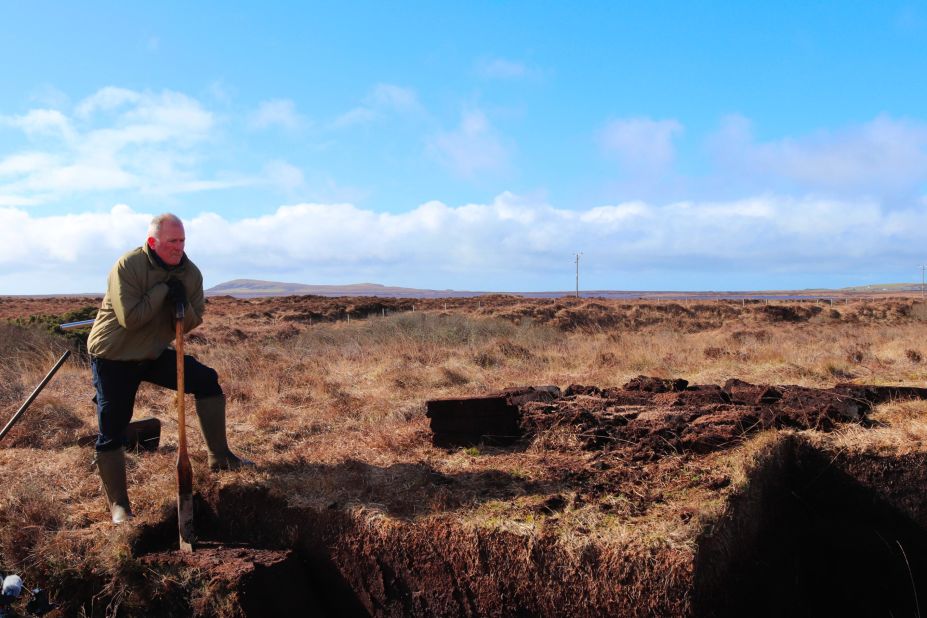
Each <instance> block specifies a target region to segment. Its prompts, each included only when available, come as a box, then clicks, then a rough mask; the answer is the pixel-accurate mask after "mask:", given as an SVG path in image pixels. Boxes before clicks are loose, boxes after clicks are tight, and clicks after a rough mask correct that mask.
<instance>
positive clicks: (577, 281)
mask: <svg viewBox="0 0 927 618" xmlns="http://www.w3.org/2000/svg"><path fill="white" fill-rule="evenodd" d="M582 254H583V252H582V251H577V252H576V298H579V256H581V255H582Z"/></svg>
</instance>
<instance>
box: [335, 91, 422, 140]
mask: <svg viewBox="0 0 927 618" xmlns="http://www.w3.org/2000/svg"><path fill="white" fill-rule="evenodd" d="M422 111H423V108H422V105H421V103H419V100H418V95H416V93H415V91H414V90H412V89H411V88H403V87H402V86H397V85H395V84H377V85H376V86H374V87H373V88H372V89H371V90H370V92H369V93H367V96H365V97H364V100H363V103H362V104H361V105H358V106H357V107H355V108H353V109H351V110H348V111H347V112H345V113H344V114H341V115H340V116H338V118H336V119H335V120H334V122H332V127H333V128H336V129H340V128H344V127H349V126H352V125H357V124H365V123H368V122H372V121H374V120H377V119H380V118H383V117H385V116H386V115H387V114H390V113H401V114H416V113H420V112H422Z"/></svg>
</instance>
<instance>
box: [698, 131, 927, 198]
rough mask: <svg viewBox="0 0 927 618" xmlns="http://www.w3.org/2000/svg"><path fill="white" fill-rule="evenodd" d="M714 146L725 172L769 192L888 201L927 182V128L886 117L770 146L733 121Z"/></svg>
mask: <svg viewBox="0 0 927 618" xmlns="http://www.w3.org/2000/svg"><path fill="white" fill-rule="evenodd" d="M710 146H711V150H712V152H713V153H714V154H715V156H716V157H717V158H718V161H719V163H720V165H722V166H723V167H724V168H725V169H728V170H730V171H732V172H733V173H735V174H737V173H743V174H749V175H751V176H752V178H753V180H754V182H755V183H757V184H765V185H767V186H770V185H776V184H777V183H778V184H782V183H787V184H789V185H792V186H794V187H797V188H799V189H802V190H815V191H837V192H853V193H856V194H860V193H862V194H876V195H885V194H895V193H907V192H911V191H916V190H917V189H918V188H919V187H921V186H922V185H923V184H924V183H925V182H927V124H925V123H923V122H918V121H913V120H905V119H895V118H892V117H889V116H885V115H882V116H878V117H876V118H875V119H873V120H872V121H870V122H867V123H865V124H861V125H856V126H850V127H847V128H845V129H843V130H839V131H818V132H816V133H813V134H810V135H804V136H800V137H786V138H783V139H779V140H771V141H765V142H760V141H757V140H756V139H755V138H754V136H753V131H752V126H751V123H750V121H749V120H747V119H745V118H743V117H740V116H730V117H728V118H725V119H724V122H723V123H722V127H721V129H720V130H719V131H718V133H717V134H716V135H715V136H714V137H713V138H712V140H711V143H710Z"/></svg>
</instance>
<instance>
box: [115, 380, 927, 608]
mask: <svg viewBox="0 0 927 618" xmlns="http://www.w3.org/2000/svg"><path fill="white" fill-rule="evenodd" d="M912 398H927V389H912V388H908V389H899V388H889V387H869V386H851V385H838V386H836V387H834V388H830V389H810V388H803V387H797V386H788V385H753V384H749V383H746V382H743V381H740V380H729V381H728V382H727V383H726V384H725V385H724V386H715V385H689V384H688V383H687V382H686V381H685V380H681V379H675V380H661V379H656V378H648V377H645V376H641V377H639V378H636V379H635V380H632V381H631V382H629V383H628V384H626V385H625V386H624V387H622V388H599V387H592V386H581V385H572V386H570V387H568V388H567V389H564V390H563V391H561V390H560V389H557V388H553V387H524V388H514V389H507V390H506V391H504V392H501V393H498V394H497V395H491V396H483V397H478V398H473V399H454V400H441V401H436V402H431V403H430V405H429V414H430V416H431V420H432V426H433V428H434V429H435V434H434V440H435V442H436V443H439V444H443V445H444V444H448V443H455V442H459V443H477V444H480V445H481V446H482V445H485V444H486V443H487V442H495V443H497V444H503V446H502V447H497V448H501V449H503V450H506V449H507V450H508V451H510V452H512V453H518V452H520V451H521V450H523V449H526V448H530V445H531V444H532V443H533V441H535V440H538V439H543V438H544V436H545V434H547V433H549V432H551V431H560V430H563V429H564V428H566V429H569V430H570V431H571V432H572V435H573V436H574V437H575V438H576V440H577V441H576V442H575V444H578V445H579V447H580V448H582V449H585V450H586V451H587V452H589V453H590V457H589V458H588V459H587V462H588V464H587V465H584V466H583V467H573V468H567V469H562V470H559V471H552V477H551V478H554V477H556V483H557V487H558V488H560V489H561V491H560V492H559V493H551V494H550V495H547V497H546V498H545V499H544V501H543V502H541V503H540V505H539V508H542V509H543V510H544V511H545V513H546V514H547V515H548V516H553V517H556V515H557V514H558V513H559V512H561V511H564V510H565V509H568V508H570V507H571V506H575V504H577V503H595V501H596V500H602V498H603V497H606V496H609V495H618V494H621V495H624V496H628V498H627V500H628V501H629V502H631V503H633V504H629V506H628V508H630V509H631V511H630V512H631V513H632V514H634V513H637V514H640V515H644V514H646V513H648V512H649V511H650V510H651V509H653V508H654V507H655V505H663V506H665V505H667V504H670V503H671V501H672V498H671V497H670V495H669V494H671V493H673V491H675V489H676V488H677V486H682V485H681V483H683V481H681V480H680V481H679V482H678V483H677V484H676V485H673V483H676V481H675V480H674V479H673V478H672V475H673V474H674V471H678V470H679V468H678V467H673V466H674V465H675V464H673V465H670V464H669V462H670V461H673V462H677V461H687V462H698V461H699V460H700V459H701V458H704V457H706V456H708V455H709V454H711V453H717V452H719V451H723V450H729V449H734V448H736V447H737V446H738V445H740V444H742V443H743V442H744V441H745V440H747V439H748V438H749V437H750V436H751V435H753V434H755V433H757V432H760V431H763V430H770V431H777V430H791V429H802V430H814V431H825V432H826V431H831V430H833V429H835V428H837V427H839V426H840V425H841V424H844V423H856V424H860V425H862V426H868V425H870V424H871V423H870V421H869V419H868V413H869V411H870V410H871V408H872V406H873V405H875V404H878V403H881V402H884V401H888V400H897V399H912ZM468 411H469V412H470V413H468ZM500 427H502V428H504V431H503V432H501V433H500V431H499V428H500ZM442 432H444V435H443V436H442V435H441V434H442ZM803 435H804V434H801V433H796V432H794V431H786V432H784V433H782V434H781V438H780V439H779V440H775V441H772V442H771V443H770V446H769V447H767V448H766V449H765V450H764V451H762V454H761V456H760V457H759V459H758V463H757V464H756V465H755V466H754V467H753V468H752V469H751V471H750V473H749V477H748V480H747V482H746V483H745V484H744V487H743V489H741V490H738V491H736V492H730V493H728V494H727V495H728V497H727V502H726V507H725V509H724V514H723V515H722V516H721V517H720V518H718V519H716V520H715V521H713V522H712V524H711V525H710V526H708V527H706V528H704V529H703V530H702V532H701V533H700V534H699V535H698V538H697V540H696V542H695V547H694V550H685V549H680V548H679V547H674V546H672V545H668V544H664V545H659V544H658V545H653V546H650V547H646V546H643V545H633V544H632V545H629V546H626V547H624V548H621V549H620V550H618V549H615V548H613V547H609V546H608V545H607V544H602V545H596V544H594V543H593V544H587V545H586V546H585V548H584V549H583V550H582V551H579V552H577V551H575V550H574V551H571V550H569V549H567V548H566V547H564V546H563V544H562V543H560V542H558V539H557V538H555V535H552V534H539V535H535V536H524V535H518V534H513V533H511V532H507V531H504V530H492V529H487V528H474V527H472V526H466V525H463V524H461V523H460V522H459V521H458V520H456V519H455V518H454V517H452V516H449V515H448V514H446V513H445V514H432V515H429V516H426V517H411V516H408V515H409V514H408V513H405V512H402V511H400V510H398V509H397V510H396V511H394V512H393V515H395V516H393V517H383V516H377V517H370V516H369V513H368V514H365V513H363V512H358V511H357V510H353V511H352V510H350V509H347V508H344V505H340V504H332V505H329V507H327V508H322V509H320V508H315V507H307V506H298V505H295V504H293V503H291V502H288V501H287V500H284V499H282V498H280V497H278V496H276V495H274V494H273V493H272V492H271V491H270V490H269V489H268V488H265V487H261V486H238V485H234V484H232V485H228V486H225V487H223V488H221V489H218V490H216V491H215V492H213V493H211V494H209V495H198V496H197V501H196V528H197V531H198V532H200V533H201V535H202V539H201V542H200V544H199V546H198V547H197V550H196V551H195V552H194V553H193V554H186V555H183V554H179V553H178V552H177V551H175V549H176V544H177V541H176V535H177V532H176V531H177V528H176V514H173V513H166V514H165V517H164V518H163V520H161V521H159V522H156V523H154V524H152V525H148V526H140V527H139V528H138V531H137V534H136V535H135V537H134V541H133V544H132V548H133V549H132V551H133V555H134V556H135V557H136V558H137V559H138V561H139V562H140V563H141V564H144V565H145V568H146V569H147V570H148V571H149V572H150V573H156V574H158V578H154V577H153V576H149V577H148V579H147V580H145V581H146V582H147V583H145V584H139V585H145V586H153V585H154V584H155V583H156V582H158V581H160V582H162V584H163V582H165V581H168V580H170V579H171V577H173V578H174V579H175V580H178V579H184V578H186V581H188V582H198V583H197V584H196V585H189V583H188V586H187V588H186V590H188V591H189V590H201V591H202V590H210V591H211V593H210V595H206V596H203V594H202V593H200V594H199V596H197V595H195V594H194V595H191V594H189V593H188V594H187V596H184V592H183V590H178V598H183V599H184V601H183V603H180V604H178V603H177V601H176V599H175V600H174V602H173V605H171V604H168V603H167V601H166V600H162V605H157V602H153V610H152V611H153V614H157V613H158V611H155V609H154V607H160V608H162V613H164V614H177V613H183V612H184V611H186V612H188V613H193V614H199V615H209V614H211V613H215V612H217V611H219V609H221V608H217V606H216V605H215V604H216V602H217V601H216V599H219V598H221V599H226V602H234V603H235V604H237V607H238V608H239V609H238V611H240V612H241V614H243V615H247V616H261V615H268V612H270V613H271V614H273V613H274V612H276V613H278V614H289V615H293V614H298V613H311V614H313V615H416V616H431V615H547V616H554V615H577V616H594V615H603V614H608V615H631V616H633V615H638V616H645V615H695V616H742V615H769V616H779V615H815V616H818V615H843V616H846V615H860V616H862V615H889V613H890V614H891V615H896V616H897V615H914V614H915V613H916V611H917V609H918V602H919V599H925V598H927V531H925V525H927V500H925V499H924V498H923V497H922V494H923V492H922V491H921V488H922V487H923V486H924V481H925V480H927V478H925V477H927V466H925V464H927V455H916V456H915V455H912V456H908V457H879V456H876V455H865V454H855V455H847V454H842V453H831V452H827V451H823V450H819V449H818V448H816V447H814V446H812V445H811V444H810V443H809V442H808V441H807V440H806V439H805V438H804V437H803ZM344 465H345V466H346V467H350V468H352V469H353V468H357V469H358V470H357V472H358V474H366V475H368V476H369V475H371V474H375V473H378V472H377V471H375V470H373V471H372V470H364V469H362V468H363V466H362V465H361V464H359V463H357V462H354V463H350V462H349V463H346V464H344ZM368 467H369V466H368ZM280 472H281V473H284V472H285V473H287V474H297V475H298V474H300V471H299V470H298V469H296V468H288V469H287V470H283V469H281V471H280ZM331 472H332V470H331V469H328V470H326V469H324V468H317V469H314V470H313V471H312V473H313V474H323V475H324V474H326V473H331ZM340 472H343V471H339V473H340ZM405 472H409V471H405ZM413 472H414V471H413ZM416 474H418V476H420V477H421V478H424V479H430V481H429V482H428V483H425V484H423V485H422V487H421V488H420V491H422V492H423V494H427V493H428V492H429V491H439V490H441V491H448V488H450V489H449V491H453V489H454V488H455V487H461V486H462V484H463V483H465V482H467V480H465V479H462V478H456V477H454V476H447V475H441V474H440V473H437V472H436V471H434V470H427V469H422V470H421V471H418V472H416ZM487 479H488V477H487ZM487 479H481V480H482V481H486V480H487ZM694 482H696V481H692V480H686V481H685V483H689V484H690V485H691V484H692V483H694ZM697 482H698V483H701V484H702V485H704V486H705V487H707V488H708V489H715V490H718V491H720V490H722V489H726V488H728V487H729V485H730V479H728V478H726V477H725V476H724V475H719V474H706V475H705V477H704V478H703V479H701V480H699V481H697ZM487 486H488V487H491V488H492V489H491V491H493V492H496V493H495V494H494V495H498V496H505V495H509V493H512V495H514V494H518V493H525V492H531V491H537V492H538V493H539V495H540V494H543V493H544V492H543V491H542V490H541V488H537V487H533V486H531V484H530V483H529V484H525V483H523V482H522V481H521V480H520V479H517V478H515V477H511V476H506V475H499V478H498V479H495V481H493V483H488V484H487ZM658 487H660V488H663V490H662V491H661V490H658V489H656V488H658ZM567 496H569V497H567ZM384 508H386V509H387V511H390V506H389V503H388V502H386V503H385V504H384ZM676 515H677V516H678V517H679V518H680V521H688V520H687V512H685V510H684V509H683V510H680V512H679V513H677V514H676ZM688 515H689V516H690V517H691V514H688ZM179 574H182V577H181V575H179ZM159 598H162V599H163V595H162V596H161V597H159Z"/></svg>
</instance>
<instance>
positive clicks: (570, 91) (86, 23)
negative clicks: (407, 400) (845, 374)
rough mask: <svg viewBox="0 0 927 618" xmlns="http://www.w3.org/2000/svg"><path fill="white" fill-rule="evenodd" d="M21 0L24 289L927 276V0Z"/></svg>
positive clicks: (19, 211)
mask: <svg viewBox="0 0 927 618" xmlns="http://www.w3.org/2000/svg"><path fill="white" fill-rule="evenodd" d="M125 4H126V3H87V4H84V5H80V6H79V5H76V4H71V3H68V4H65V3H50V2H31V3H8V4H7V5H5V6H4V7H3V9H2V19H0V57H2V58H4V64H3V71H2V76H3V79H2V80H0V95H2V96H0V294H24V293H55V292H82V291H102V289H103V287H104V285H105V274H106V272H107V270H108V268H109V266H110V265H111V264H112V262H113V261H114V260H115V259H116V258H117V257H118V256H119V255H120V254H121V253H122V252H124V251H125V250H127V249H129V248H131V247H133V246H137V245H138V244H140V243H141V242H143V240H144V235H145V228H146V223H147V220H148V219H150V217H151V216H152V215H154V214H157V213H159V212H162V211H166V210H170V211H173V212H176V213H177V214H179V215H180V216H181V217H183V218H184V220H185V221H186V222H187V233H188V254H189V255H190V256H191V258H192V259H194V261H196V262H197V263H198V264H199V265H200V266H201V268H202V269H203V270H204V273H205V274H206V278H207V285H213V284H217V283H220V282H222V281H225V280H228V279H231V278H238V277H249V278H261V279H273V280H284V281H298V282H303V283H353V282H361V281H373V282H378V283H384V284H391V285H404V286H410V287H428V288H438V289H443V288H456V289H479V290H510V291H527V290H557V289H570V288H571V287H572V285H573V253H574V252H575V251H582V252H583V261H582V266H583V269H582V270H583V272H582V284H583V287H584V288H588V289H653V290H655V289H689V290H706V289H722V290H723V289H727V290H732V289H784V288H805V287H841V286H846V285H857V284H866V283H876V282H889V281H914V280H916V279H919V270H918V267H919V266H920V265H921V264H923V263H925V261H927V255H924V254H925V251H924V249H923V247H924V242H923V232H922V230H924V229H925V228H927V199H925V190H927V118H925V114H927V112H925V110H927V105H925V103H927V92H925V88H927V86H925V80H924V78H923V76H924V75H927V5H925V4H923V3H891V2H884V3H870V2H865V3H864V2H777V3H765V4H762V5H758V3H749V4H748V3H730V2H716V3H708V2H654V3H630V2H628V3H616V2H607V3H605V2H603V3H592V2H587V3H581V4H572V5H569V6H568V5H567V4H566V3H562V4H556V5H555V4H552V3H538V2H472V3H466V4H465V5H463V4H462V5H461V6H460V8H451V5H450V4H448V3H429V4H425V3H405V4H398V3H397V4H387V3H350V4H348V3H342V4H334V3H329V4H325V5H316V4H313V3H292V4H291V3H263V4H262V5H260V6H259V5H257V4H256V3H255V4H236V3H231V2H226V3H190V4H189V5H188V4H180V3H158V4H157V5H155V4H150V5H145V6H141V5H138V6H135V5H132V6H125Z"/></svg>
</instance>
